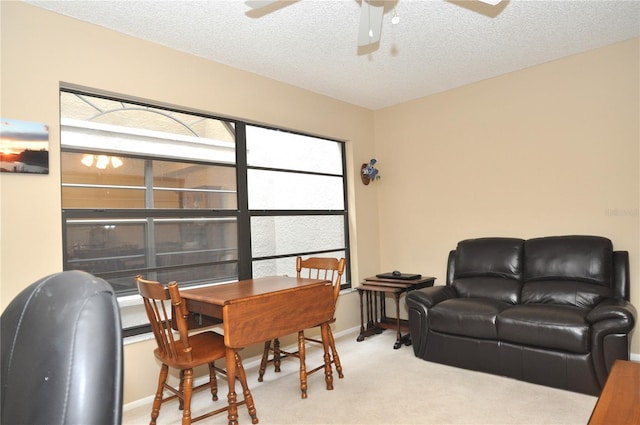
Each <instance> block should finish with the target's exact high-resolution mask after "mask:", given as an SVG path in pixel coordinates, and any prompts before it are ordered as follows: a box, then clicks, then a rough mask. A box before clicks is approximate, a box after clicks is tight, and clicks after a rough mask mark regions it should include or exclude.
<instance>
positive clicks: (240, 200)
mask: <svg viewBox="0 0 640 425" xmlns="http://www.w3.org/2000/svg"><path fill="white" fill-rule="evenodd" d="M59 92H60V93H62V92H68V93H72V94H78V95H86V96H92V97H99V98H103V99H108V100H113V101H119V102H126V103H129V104H136V105H139V106H144V107H146V106H148V107H152V108H156V109H162V110H166V111H170V112H177V113H186V114H192V115H194V116H200V117H203V118H208V119H213V120H220V121H221V122H223V123H225V122H227V123H230V124H233V129H234V130H235V131H234V133H235V134H234V135H235V159H236V161H235V164H231V165H230V164H224V163H218V164H212V163H211V162H198V161H196V160H189V161H187V162H190V163H200V164H204V165H215V166H220V165H224V166H235V170H236V191H237V192H236V196H237V208H236V209H219V210H217V209H207V210H206V215H207V217H233V218H235V220H236V223H237V249H238V255H237V260H231V262H236V261H237V268H238V270H237V272H238V273H237V279H238V280H244V279H251V278H252V276H253V267H252V265H253V262H254V261H261V260H272V259H282V258H292V259H295V257H297V256H303V257H306V256H314V255H322V254H324V253H328V252H334V251H344V253H345V258H346V264H347V267H346V268H345V272H344V275H343V280H342V285H341V288H342V289H346V288H350V287H351V277H350V276H351V272H350V257H351V256H350V238H349V209H348V191H347V188H348V181H347V178H348V176H347V173H346V170H347V166H346V165H347V164H346V147H345V145H346V143H345V142H344V141H341V140H336V139H332V138H328V137H323V136H317V135H312V134H306V133H303V132H298V131H291V130H288V129H283V128H279V127H275V126H267V125H264V124H256V123H252V122H249V121H245V120H240V119H237V118H229V117H222V116H215V115H213V114H209V113H203V112H198V111H194V110H193V109H189V108H184V107H180V108H178V107H175V106H168V105H163V104H161V103H159V102H152V101H142V100H137V99H132V98H131V97H128V96H123V95H114V94H105V93H104V92H98V91H94V90H89V89H86V88H82V89H80V88H77V87H71V86H69V85H61V86H60V89H59ZM62 115H63V114H62V110H61V114H60V116H61V120H62ZM248 125H251V126H256V127H262V128H265V129H270V130H276V131H281V132H286V133H291V134H295V135H300V136H306V137H312V138H318V139H324V140H327V141H330V142H335V143H338V145H339V147H340V154H341V158H342V164H341V165H342V173H341V174H339V175H338V174H330V173H322V172H312V171H299V170H291V169H283V168H271V167H262V166H250V165H248V163H247V141H246V137H247V131H246V127H247V126H248ZM61 127H62V126H61ZM105 151H108V150H105ZM105 151H94V150H91V149H82V148H78V147H75V146H64V144H63V141H62V137H61V142H60V155H61V156H62V154H63V153H64V152H76V153H104V152H105ZM139 157H140V158H143V159H149V160H167V158H166V157H163V156H157V157H155V156H151V155H149V156H139ZM178 161H182V162H184V161H185V160H183V159H178ZM60 168H61V170H60V172H61V175H62V173H63V167H62V160H61V167H60ZM251 169H255V170H266V171H275V172H287V173H300V174H312V175H319V176H332V177H341V178H342V195H343V205H344V208H343V209H340V210H321V209H320V210H317V209H316V210H311V209H310V210H277V209H273V210H250V209H249V187H248V178H247V175H248V171H249V170H251ZM60 187H61V197H62V189H63V188H64V187H65V186H64V184H63V183H62V180H61V185H60ZM61 201H62V199H61ZM61 205H64V203H61ZM61 209H62V244H63V269H64V270H67V269H68V268H67V267H68V264H69V261H68V260H69V259H68V253H67V249H66V246H67V222H68V221H69V220H77V219H91V218H104V217H105V215H108V218H111V219H118V218H132V217H136V218H145V219H146V218H149V217H154V218H157V217H160V218H162V217H167V218H168V217H171V218H173V217H176V215H179V216H180V217H182V218H189V217H202V216H203V213H204V211H203V210H189V209H162V208H154V209H148V208H143V209H96V208H64V207H62V208H61ZM150 211H152V212H153V214H151V215H150V214H149V212H150ZM308 215H333V216H342V217H343V222H344V230H343V232H344V246H341V247H335V249H324V250H315V251H305V252H291V253H287V254H282V255H271V256H260V257H253V253H252V250H251V219H252V217H278V216H308ZM120 274H121V275H123V274H126V272H121V273H120ZM117 275H118V272H117V271H115V272H107V273H104V274H100V275H98V276H99V277H103V276H106V277H107V278H108V277H111V276H117ZM105 280H106V279H105ZM218 283H219V282H218ZM207 284H216V282H214V281H213V279H212V282H211V283H207ZM201 285H202V284H201ZM190 286H197V284H196V285H190ZM117 296H118V299H119V301H120V300H121V299H125V298H129V299H130V298H132V297H134V296H137V294H121V295H117ZM148 332H150V326H149V325H143V326H133V327H128V328H124V329H123V336H124V337H129V336H134V335H139V334H143V333H148Z"/></svg>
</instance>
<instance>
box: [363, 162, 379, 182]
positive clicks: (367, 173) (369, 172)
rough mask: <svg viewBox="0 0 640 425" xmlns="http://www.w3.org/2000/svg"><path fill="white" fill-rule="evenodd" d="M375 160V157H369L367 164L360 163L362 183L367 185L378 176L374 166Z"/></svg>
mask: <svg viewBox="0 0 640 425" xmlns="http://www.w3.org/2000/svg"><path fill="white" fill-rule="evenodd" d="M376 162H377V161H376V159H375V158H371V161H369V163H368V164H366V163H365V164H362V167H360V171H361V173H360V177H361V178H362V183H364V184H365V185H368V184H369V183H370V182H371V181H372V180H376V179H379V178H380V176H379V175H378V169H377V168H376V167H374V164H375V163H376Z"/></svg>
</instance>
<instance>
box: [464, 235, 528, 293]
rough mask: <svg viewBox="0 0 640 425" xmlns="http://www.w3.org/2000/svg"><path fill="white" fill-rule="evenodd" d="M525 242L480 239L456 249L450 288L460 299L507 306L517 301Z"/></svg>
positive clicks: (520, 240)
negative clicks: (473, 299) (478, 300)
mask: <svg viewBox="0 0 640 425" xmlns="http://www.w3.org/2000/svg"><path fill="white" fill-rule="evenodd" d="M523 246H524V241H523V240H522V239H516V238H479V239H467V240H464V241H460V242H459V243H458V246H457V248H456V255H455V270H454V273H453V281H452V286H453V287H455V288H456V290H457V291H458V293H459V294H460V296H461V297H477V298H491V299H495V300H499V301H505V302H509V303H513V304H515V303H517V302H518V301H519V299H520V289H521V280H522V276H523V271H522V266H523V263H522V255H523Z"/></svg>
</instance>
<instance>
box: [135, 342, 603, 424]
mask: <svg viewBox="0 0 640 425" xmlns="http://www.w3.org/2000/svg"><path fill="white" fill-rule="evenodd" d="M356 336H357V332H356V331H355V330H353V331H350V332H348V333H345V334H343V335H340V336H338V335H336V337H337V338H336V342H337V344H338V352H339V354H340V358H341V360H342V364H343V368H344V373H345V377H344V379H338V377H337V375H335V374H334V390H333V391H327V390H326V389H325V385H324V376H323V375H322V374H321V373H320V372H319V373H316V374H314V375H312V376H311V377H310V379H309V390H308V392H309V398H307V399H306V400H302V399H301V398H300V390H299V377H298V362H297V359H287V360H285V361H283V365H282V372H280V373H277V374H276V373H274V372H273V369H272V368H270V369H269V370H268V371H267V374H266V375H265V380H264V382H262V383H259V382H258V381H257V364H256V359H245V362H244V364H245V368H246V369H247V373H248V380H249V385H250V386H251V391H252V393H253V397H254V401H255V404H256V409H257V412H258V419H259V420H260V424H263V425H280V424H297V425H303V424H317V425H321V424H362V425H365V424H366V425H372V424H380V425H382V424H385V425H388V424H487V425H489V424H491V425H495V424H536V425H542V424H563V425H567V424H586V423H587V422H588V420H589V416H590V415H591V411H592V410H593V407H594V405H595V403H596V400H597V398H596V397H592V396H587V395H584V394H578V393H573V392H568V391H563V390H557V389H553V388H547V387H543V386H540V385H534V384H528V383H525V382H520V381H517V380H514V379H510V378H504V377H499V376H494V375H489V374H484V373H479V372H473V371H468V370H464V369H457V368H453V367H449V366H444V365H439V364H436V363H431V362H426V361H424V360H420V359H417V358H415V357H414V355H413V350H412V348H411V347H406V346H403V347H402V348H400V349H399V350H394V349H393V348H392V347H393V343H394V342H395V335H394V333H393V332H391V331H385V332H384V333H382V334H380V335H375V336H372V337H369V338H367V339H366V340H365V341H363V342H356ZM320 351H321V350H316V349H309V350H308V353H307V355H308V357H310V358H313V359H314V360H315V359H317V360H320V354H321V353H320ZM310 361H312V360H310ZM219 383H220V393H219V394H220V395H221V397H220V401H218V402H216V403H222V402H223V401H226V397H225V396H226V391H227V390H226V385H225V384H226V382H225V381H224V380H223V379H220V380H219ZM239 387H240V386H239V384H237V388H239ZM149 403H150V400H149ZM210 403H212V402H211V401H210V394H209V393H208V392H206V391H205V392H202V393H199V394H197V395H196V396H195V402H194V406H193V409H192V410H193V413H194V416H197V415H198V414H199V413H200V412H203V411H204V409H205V406H206V405H209V404H210ZM238 410H239V418H238V419H239V423H240V424H241V425H242V424H244V425H248V424H251V419H250V417H249V415H248V414H247V410H246V408H245V406H240V407H239V409H238ZM150 411H151V406H150V404H147V405H144V406H139V407H136V408H135V409H127V406H125V412H124V420H123V423H124V424H147V423H149V412H150ZM175 423H180V412H179V411H178V410H177V402H172V404H165V405H164V406H163V407H162V409H161V411H160V417H159V418H158V424H159V425H160V424H175ZM199 423H202V424H226V423H227V418H226V413H223V414H221V415H218V416H215V417H212V418H208V419H206V420H204V421H201V422H199Z"/></svg>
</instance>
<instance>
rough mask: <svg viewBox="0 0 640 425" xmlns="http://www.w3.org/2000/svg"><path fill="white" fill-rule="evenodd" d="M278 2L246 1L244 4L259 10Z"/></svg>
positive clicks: (268, 0) (270, 0)
mask: <svg viewBox="0 0 640 425" xmlns="http://www.w3.org/2000/svg"><path fill="white" fill-rule="evenodd" d="M277 2H278V0H247V1H245V2H244V4H246V5H247V6H249V7H250V8H252V9H259V8H261V7H266V6H270V5H272V4H273V3H277Z"/></svg>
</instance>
